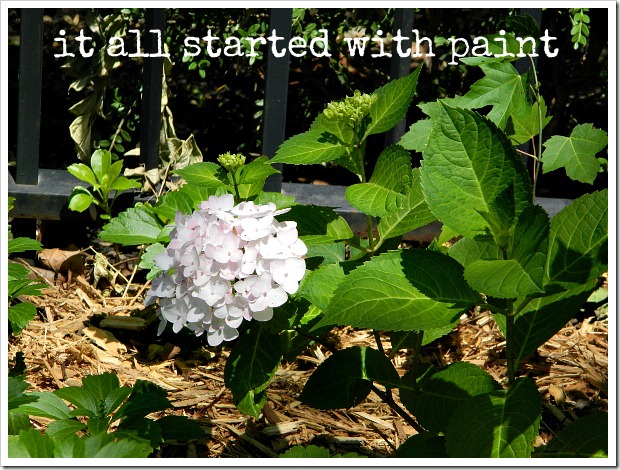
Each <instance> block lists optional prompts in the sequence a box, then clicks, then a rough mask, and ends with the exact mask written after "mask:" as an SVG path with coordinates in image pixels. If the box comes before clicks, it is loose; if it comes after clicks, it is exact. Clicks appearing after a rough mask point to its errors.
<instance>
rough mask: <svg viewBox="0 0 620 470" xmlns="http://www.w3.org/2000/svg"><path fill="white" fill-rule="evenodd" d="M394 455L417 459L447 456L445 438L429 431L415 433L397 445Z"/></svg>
mask: <svg viewBox="0 0 620 470" xmlns="http://www.w3.org/2000/svg"><path fill="white" fill-rule="evenodd" d="M394 457H397V458H419V459H423V458H427V459H443V458H447V457H448V453H447V452H446V438H445V437H444V436H437V435H435V434H433V433H430V432H425V433H422V434H415V435H413V436H411V437H410V438H409V439H407V440H406V441H405V442H403V443H402V444H401V445H400V446H398V449H397V450H396V455H394Z"/></svg>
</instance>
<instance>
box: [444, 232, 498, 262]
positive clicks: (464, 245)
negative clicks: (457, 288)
mask: <svg viewBox="0 0 620 470" xmlns="http://www.w3.org/2000/svg"><path fill="white" fill-rule="evenodd" d="M448 255H449V256H450V257H452V258H454V259H455V260H456V261H458V262H459V263H460V264H461V265H462V266H463V267H467V266H468V265H469V264H471V263H473V262H474V261H477V260H479V259H484V260H498V259H501V258H502V251H501V250H500V249H499V247H498V246H497V243H495V240H493V239H492V238H490V237H489V238H486V239H476V240H474V239H473V238H461V239H460V240H459V241H457V242H456V243H455V244H454V245H452V248H450V250H449V251H448Z"/></svg>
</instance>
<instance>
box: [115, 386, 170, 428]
mask: <svg viewBox="0 0 620 470" xmlns="http://www.w3.org/2000/svg"><path fill="white" fill-rule="evenodd" d="M151 385H153V386H154V384H151ZM170 407H172V404H171V403H170V401H169V400H168V398H166V392H165V390H164V391H163V393H162V391H161V390H160V389H154V390H153V391H142V390H140V388H139V386H138V384H137V382H136V385H134V387H133V390H132V393H131V395H130V396H129V399H128V400H127V401H126V402H125V403H123V404H122V405H121V407H120V408H119V409H118V411H117V412H116V413H114V417H113V419H112V421H116V420H117V419H121V425H123V426H125V427H131V423H132V422H137V421H140V420H141V419H142V418H144V417H145V416H146V415H148V414H150V413H154V412H156V411H162V410H165V409H167V408H170Z"/></svg>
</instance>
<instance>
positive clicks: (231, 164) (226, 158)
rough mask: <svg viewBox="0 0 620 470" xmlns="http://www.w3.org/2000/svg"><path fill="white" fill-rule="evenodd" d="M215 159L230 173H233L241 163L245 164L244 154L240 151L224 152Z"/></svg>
mask: <svg viewBox="0 0 620 470" xmlns="http://www.w3.org/2000/svg"><path fill="white" fill-rule="evenodd" d="M217 161H218V162H220V165H222V166H223V167H224V168H226V169H227V170H228V171H230V172H231V173H234V172H235V171H237V170H238V169H239V168H241V167H242V166H243V165H245V156H244V155H242V154H240V153H230V152H226V153H223V154H222V155H220V156H219V157H217Z"/></svg>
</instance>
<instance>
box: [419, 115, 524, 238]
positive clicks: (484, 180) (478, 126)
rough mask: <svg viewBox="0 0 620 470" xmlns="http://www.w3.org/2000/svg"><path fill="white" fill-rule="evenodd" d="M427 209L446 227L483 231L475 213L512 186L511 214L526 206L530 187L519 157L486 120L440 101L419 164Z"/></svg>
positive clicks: (462, 231) (471, 232) (470, 234)
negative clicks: (513, 203) (436, 115)
mask: <svg viewBox="0 0 620 470" xmlns="http://www.w3.org/2000/svg"><path fill="white" fill-rule="evenodd" d="M421 175H422V189H423V192H424V196H425V198H426V202H427V203H428V206H429V208H430V209H431V211H433V213H434V214H435V215H436V216H437V218H438V219H439V220H440V221H441V222H443V223H444V224H445V225H447V226H448V227H450V228H451V229H453V230H455V231H457V232H458V233H460V234H462V235H465V236H467V237H471V238H473V237H474V236H476V235H484V234H486V233H487V230H488V229H489V223H488V222H487V221H486V220H485V218H484V217H483V216H482V215H481V214H480V212H488V211H489V210H490V204H491V202H492V201H493V200H494V199H495V198H496V197H497V196H498V195H499V194H500V193H501V192H502V191H504V190H505V189H506V187H508V186H509V185H510V184H511V183H512V184H513V186H514V200H515V212H516V214H519V213H520V212H521V211H522V210H523V209H525V208H526V207H527V206H529V205H530V204H531V201H532V188H531V185H530V181H529V177H528V174H527V171H526V169H525V166H524V164H523V161H522V160H521V159H520V158H519V157H518V156H517V154H516V152H515V150H514V148H513V147H512V145H511V144H510V142H509V141H508V140H507V139H506V136H505V135H504V134H503V133H502V132H501V131H499V130H498V129H497V128H496V127H495V126H494V125H493V124H492V123H491V122H489V121H488V120H486V119H485V118H483V117H482V116H480V115H479V114H477V113H476V112H474V111H470V110H465V109H458V108H451V107H449V106H446V105H445V104H441V110H440V113H439V115H438V117H437V118H436V119H435V125H434V127H433V132H432V134H431V138H430V139H429V144H428V146H427V148H426V151H425V153H424V159H423V160H422V167H421Z"/></svg>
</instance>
